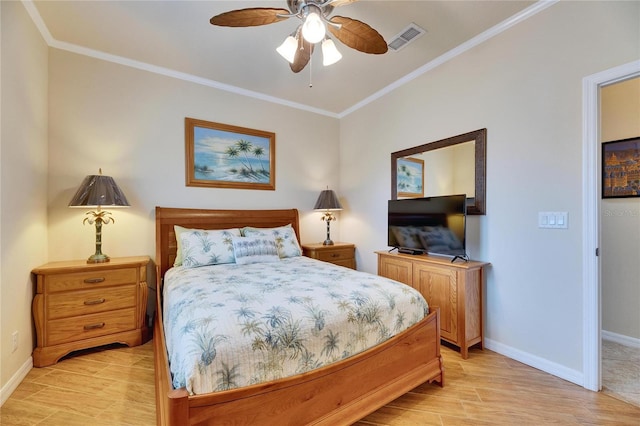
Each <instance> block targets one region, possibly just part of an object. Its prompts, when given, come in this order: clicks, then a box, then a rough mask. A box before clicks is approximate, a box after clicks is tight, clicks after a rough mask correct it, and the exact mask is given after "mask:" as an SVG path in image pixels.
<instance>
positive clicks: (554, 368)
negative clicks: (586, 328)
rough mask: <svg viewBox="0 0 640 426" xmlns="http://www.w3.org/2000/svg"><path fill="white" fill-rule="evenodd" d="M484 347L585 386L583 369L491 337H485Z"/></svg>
mask: <svg viewBox="0 0 640 426" xmlns="http://www.w3.org/2000/svg"><path fill="white" fill-rule="evenodd" d="M484 347H485V348H487V349H489V350H492V351H494V352H497V353H499V354H500V355H504V356H506V357H509V358H511V359H515V360H516V361H520V362H521V363H523V364H527V365H529V366H531V367H533V368H537V369H538V370H542V371H544V372H545V373H549V374H552V375H554V376H556V377H559V378H561V379H563V380H567V381H569V382H571V383H575V384H576V385H580V386H583V387H584V374H583V373H582V372H581V371H577V370H572V369H570V368H567V367H565V366H563V365H560V364H556V363H555V362H550V361H549V360H546V359H544V358H540V357H538V356H535V355H531V354H530V353H528V352H523V351H521V350H519V349H515V348H512V347H511V346H507V345H504V344H502V343H499V342H496V341H494V340H491V339H487V338H485V339H484Z"/></svg>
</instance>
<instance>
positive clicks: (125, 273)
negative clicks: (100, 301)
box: [46, 268, 138, 293]
mask: <svg viewBox="0 0 640 426" xmlns="http://www.w3.org/2000/svg"><path fill="white" fill-rule="evenodd" d="M137 278H138V277H137V269H136V268H120V269H110V270H103V271H87V272H75V273H70V274H55V275H49V276H47V278H46V281H47V284H46V291H47V293H53V292H56V291H68V290H82V289H90V288H100V287H110V286H113V285H119V284H129V283H135V282H136V281H137Z"/></svg>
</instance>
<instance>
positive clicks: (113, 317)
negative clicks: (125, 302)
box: [47, 308, 136, 345]
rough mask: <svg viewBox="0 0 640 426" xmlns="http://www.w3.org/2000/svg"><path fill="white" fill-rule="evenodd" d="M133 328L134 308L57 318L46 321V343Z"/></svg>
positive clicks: (56, 342)
mask: <svg viewBox="0 0 640 426" xmlns="http://www.w3.org/2000/svg"><path fill="white" fill-rule="evenodd" d="M135 328H136V310H135V308H129V309H120V310H117V311H112V312H103V313H99V314H91V315H83V316H80V317H72V318H64V319H58V320H53V321H49V322H48V323H47V345H57V344H60V343H66V342H74V341H78V340H82V339H89V338H92V337H98V336H104V335H107V334H113V333H118V332H120V331H127V330H133V329H135Z"/></svg>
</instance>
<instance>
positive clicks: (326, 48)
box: [322, 39, 342, 67]
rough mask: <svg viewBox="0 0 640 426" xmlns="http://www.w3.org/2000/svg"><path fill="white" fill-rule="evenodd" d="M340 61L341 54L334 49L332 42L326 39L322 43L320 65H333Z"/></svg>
mask: <svg viewBox="0 0 640 426" xmlns="http://www.w3.org/2000/svg"><path fill="white" fill-rule="evenodd" d="M340 59H342V54H340V52H339V51H338V49H337V48H336V45H335V43H334V42H333V40H330V39H326V40H325V41H323V42H322V65H324V66H325V67H326V66H329V65H333V64H335V63H336V62H338V61H339V60H340Z"/></svg>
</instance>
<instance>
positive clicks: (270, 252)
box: [233, 236, 280, 265]
mask: <svg viewBox="0 0 640 426" xmlns="http://www.w3.org/2000/svg"><path fill="white" fill-rule="evenodd" d="M233 255H234V256H235V258H236V263H237V264H239V265H246V264H248V263H260V262H278V261H280V256H278V247H277V246H276V240H275V239H273V238H272V237H263V236H259V237H233Z"/></svg>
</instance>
